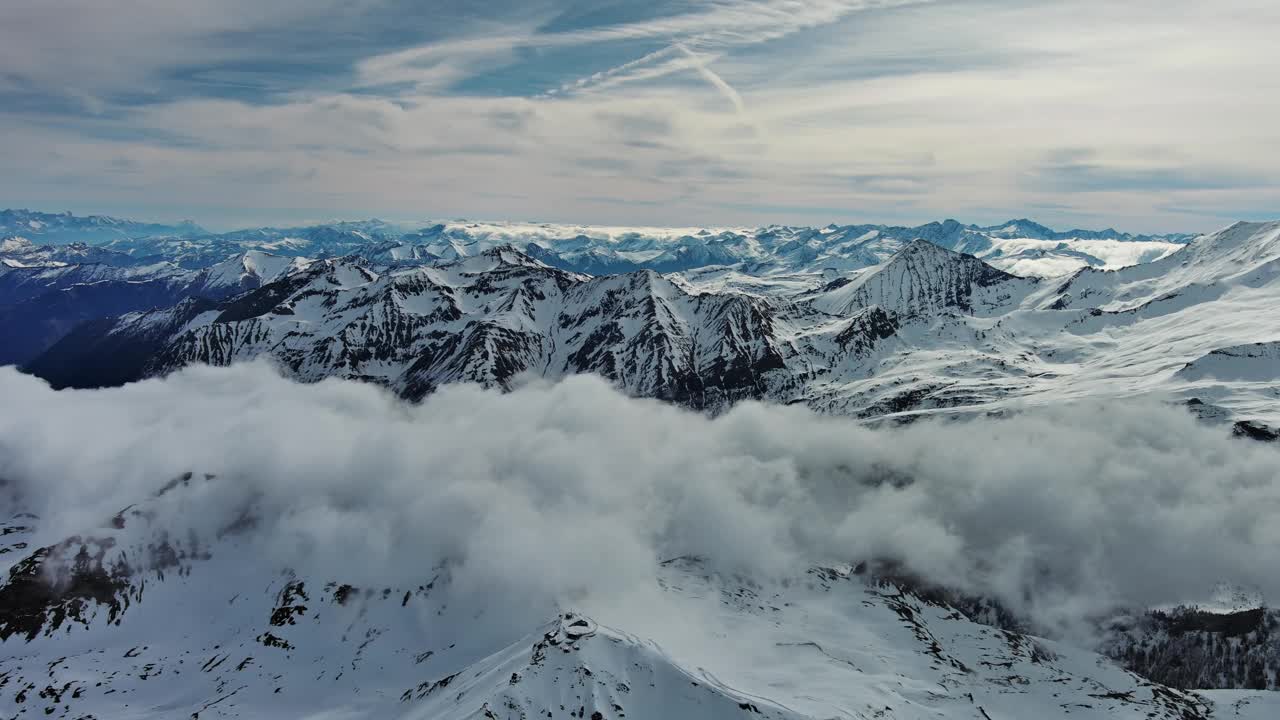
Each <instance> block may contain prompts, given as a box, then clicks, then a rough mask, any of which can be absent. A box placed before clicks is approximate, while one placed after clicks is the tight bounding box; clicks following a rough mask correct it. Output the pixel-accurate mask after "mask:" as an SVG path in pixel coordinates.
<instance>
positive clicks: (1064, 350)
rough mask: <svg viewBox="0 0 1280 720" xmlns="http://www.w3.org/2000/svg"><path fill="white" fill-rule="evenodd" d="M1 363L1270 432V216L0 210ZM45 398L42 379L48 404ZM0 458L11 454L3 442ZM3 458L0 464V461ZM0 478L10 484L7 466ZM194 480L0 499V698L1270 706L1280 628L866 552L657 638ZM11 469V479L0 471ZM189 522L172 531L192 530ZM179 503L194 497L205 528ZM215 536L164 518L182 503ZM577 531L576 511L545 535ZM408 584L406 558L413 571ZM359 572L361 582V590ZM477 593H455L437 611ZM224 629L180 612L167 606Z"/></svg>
mask: <svg viewBox="0 0 1280 720" xmlns="http://www.w3.org/2000/svg"><path fill="white" fill-rule="evenodd" d="M5 235H7V236H8V237H5V238H4V239H3V240H0V337H4V338H5V339H6V342H5V343H4V347H3V348H0V364H3V363H9V364H15V365H19V366H20V367H21V368H22V370H23V371H24V372H26V373H30V374H33V375H36V376H38V377H39V378H42V379H44V380H45V381H47V382H48V383H49V384H51V385H52V386H53V387H55V388H97V387H107V386H116V385H121V384H125V383H130V382H134V381H138V380H142V379H145V378H152V377H160V376H164V375H167V374H169V373H172V372H174V371H176V370H178V369H181V368H184V367H189V366H193V365H215V366H222V365H231V364H233V363H239V362H243V361H251V360H268V361H270V362H272V363H273V364H274V365H275V366H277V367H278V368H279V369H280V370H281V371H282V372H283V373H284V374H285V375H287V376H288V377H291V378H293V379H296V380H299V381H302V382H307V383H310V382H317V381H321V380H325V379H329V378H340V379H349V380H358V381H362V382H366V383H372V384H376V385H378V386H382V387H385V388H387V389H389V390H390V391H391V392H393V393H395V394H396V395H398V396H400V397H402V398H404V399H406V400H409V401H412V402H417V401H421V400H423V399H424V398H428V396H430V395H432V394H433V393H436V392H437V391H439V390H440V389H441V388H443V387H444V386H446V385H450V384H454V383H475V384H478V385H480V386H483V387H487V388H495V389H501V390H514V389H517V388H519V387H520V386H521V385H523V384H526V383H530V382H534V381H537V380H543V379H545V380H553V381H554V380H561V379H564V378H567V377H569V376H573V375H579V374H585V373H589V374H593V375H598V376H600V377H602V378H605V379H606V380H607V381H608V382H609V383H610V384H612V385H613V386H614V387H616V388H618V389H620V390H622V391H623V392H625V393H626V394H627V395H631V396H635V397H640V398H651V399H657V400H661V401H666V402H669V403H674V404H677V405H680V406H684V407H686V408H691V409H694V410H697V411H701V412H705V413H707V414H710V415H718V414H722V413H725V412H726V411H728V410H729V409H730V408H731V407H732V406H734V405H735V404H737V403H740V402H741V401H744V400H760V401H765V402H767V403H771V404H777V405H794V406H800V407H805V408H809V409H812V410H814V411H816V412H818V413H822V414H829V415H839V416H851V417H855V418H859V419H862V420H865V421H867V422H869V423H873V424H881V425H894V424H898V423H909V422H915V421H919V420H922V419H928V418H936V419H939V420H947V419H952V418H956V417H961V416H1013V415H1016V414H1018V413H1022V412H1027V411H1030V410H1034V409H1035V408H1036V407H1037V406H1060V405H1067V404H1071V403H1075V402H1078V401H1082V400H1090V399H1108V400H1113V401H1114V400H1120V401H1124V400H1130V399H1132V400H1141V401H1150V400H1153V399H1154V400H1156V401H1160V402H1165V403H1170V404H1174V405H1177V406H1180V407H1184V408H1185V409H1186V410H1187V411H1188V412H1190V413H1192V414H1193V415H1194V416H1195V417H1197V418H1199V419H1201V420H1203V421H1204V422H1205V423H1207V424H1210V425H1216V426H1220V428H1221V431H1222V433H1223V434H1224V435H1225V434H1234V435H1236V436H1238V437H1239V438H1240V440H1239V442H1240V443H1244V444H1245V445H1246V446H1248V447H1253V446H1254V445H1255V444H1254V443H1252V442H1250V441H1253V440H1275V439H1277V437H1280V403H1278V402H1277V401H1278V400H1280V326H1278V325H1277V324H1276V322H1275V321H1274V317H1275V307H1276V306H1277V303H1278V302H1280V278H1278V277H1277V276H1278V275H1280V222H1271V223H1236V224H1234V225H1231V226H1229V227H1226V228H1223V229H1221V230H1219V231H1216V232H1212V233H1207V234H1203V235H1197V236H1191V235H1169V236H1159V237H1151V236H1134V235H1128V234H1124V233H1119V232H1117V231H1114V230H1105V231H1098V232H1091V231H1081V230H1072V231H1068V232H1057V231H1053V230H1050V229H1049V228H1046V227H1044V226H1041V225H1039V224H1036V223H1033V222H1031V221H1029V220H1015V221H1010V222H1008V223H1003V224H1000V225H995V226H988V227H978V226H973V225H964V224H961V223H958V222H955V221H950V220H948V221H945V222H939V223H930V224H927V225H922V226H918V227H913V228H904V227H892V226H882V225H859V226H828V227H825V228H798V227H783V226H770V227H764V228H755V229H741V228H740V229H698V228H685V229H675V230H656V229H652V228H598V227H597V228H593V227H585V226H567V225H549V224H518V223H472V222H461V221H459V222H449V223H434V224H414V225H399V224H395V223H388V222H383V221H378V220H372V221H363V222H356V223H349V222H344V223H331V224H324V225H315V226H309V227H304V228H288V229H275V228H261V229H254V230H243V231H236V232H231V233H220V234H211V233H208V232H206V231H204V230H202V229H201V228H199V227H198V226H195V225H194V224H191V223H183V224H179V225H161V224H154V223H137V222H130V221H122V220H114V219H111V218H101V217H90V218H77V217H75V216H70V215H50V214H45V213H35V212H32V211H4V212H0V236H5ZM59 394H61V393H59ZM8 451H9V450H6V449H5V446H4V445H0V452H8ZM6 468H17V469H20V468H18V466H17V465H6V464H0V470H6ZM6 471H7V470H6ZM227 482H228V481H227V480H226V479H224V478H219V477H217V476H215V475H214V474H206V473H204V472H202V470H201V469H200V468H193V469H192V471H191V472H187V473H184V474H182V475H180V476H178V477H176V478H155V488H154V491H152V492H151V493H149V494H144V495H142V496H139V497H138V498H137V499H136V503H135V504H133V505H130V506H129V507H127V508H124V509H122V510H120V512H119V513H118V514H117V515H115V516H111V517H104V518H100V519H98V520H96V521H89V522H85V523H84V527H83V528H82V529H81V530H78V531H77V532H78V533H79V534H72V535H68V534H65V533H62V534H51V531H49V530H46V529H45V527H44V524H45V523H44V520H43V519H42V518H39V517H36V516H34V515H33V514H32V513H31V508H28V507H26V506H24V505H23V499H22V498H21V497H17V496H15V497H11V498H8V506H11V510H12V512H11V513H10V517H8V518H6V519H3V520H2V521H0V568H6V569H7V570H8V576H7V580H5V581H4V582H3V583H0V649H2V650H3V656H2V657H0V712H4V713H8V714H12V715H14V716H21V715H22V714H23V713H26V712H28V711H30V714H41V713H43V714H44V715H52V716H55V717H66V718H88V717H96V718H107V717H155V716H164V715H165V714H166V713H167V714H169V715H172V716H181V717H197V718H209V717H233V716H239V717H249V716H259V717H261V716H296V717H316V718H347V717H351V718H355V717H393V718H406V719H409V718H516V717H519V718H535V717H546V718H561V717H577V718H592V720H596V719H597V718H598V719H599V720H604V719H605V718H611V719H616V718H631V719H633V720H634V719H636V718H676V717H710V718H746V717H752V716H764V717H772V718H786V719H796V720H799V719H801V718H813V719H816V718H821V719H823V720H825V719H826V718H940V717H941V718H981V719H985V720H1002V719H1004V718H1026V717H1037V718H1039V717H1063V718H1067V717H1081V716H1083V717H1106V718H1126V717H1133V718H1162V719H1163V718H1167V719H1168V720H1198V719H1206V718H1245V719H1246V720H1248V719H1251V718H1257V719H1261V718H1272V717H1276V716H1277V713H1280V699H1277V697H1276V696H1275V695H1273V694H1271V693H1269V692H1266V691H1269V690H1274V689H1276V688H1277V686H1280V643H1278V642H1277V641H1276V640H1275V637H1276V636H1275V635H1274V631H1275V629H1276V627H1277V622H1280V615H1277V613H1276V612H1275V611H1272V610H1269V609H1267V608H1266V607H1265V605H1264V603H1263V602H1262V601H1261V600H1260V599H1257V598H1252V597H1250V598H1246V599H1245V600H1244V601H1241V602H1234V603H1229V606H1228V607H1222V608H1209V607H1176V608H1139V609H1135V610H1132V611H1128V612H1126V613H1124V614H1121V615H1117V616H1111V617H1105V618H1093V620H1094V621H1095V622H1096V623H1097V629H1098V633H1099V639H1098V640H1097V642H1096V643H1094V644H1093V645H1091V646H1089V647H1087V648H1085V647H1080V646H1076V645H1072V644H1068V643H1066V642H1061V641H1057V642H1055V641H1053V640H1048V639H1044V638H1042V637H1038V636H1037V634H1038V633H1039V632H1040V630H1041V628H1038V627H1036V626H1034V625H1033V624H1030V623H1029V622H1028V621H1027V619H1026V618H1022V617H1018V616H1016V615H1015V614H1014V613H1012V612H1011V611H1010V610H1008V609H1007V608H1004V607H1001V606H1000V605H999V604H998V603H996V602H994V601H993V600H991V599H990V598H980V597H971V596H968V595H965V594H963V593H960V592H957V591H954V590H951V589H947V588H944V587H940V586H936V585H933V584H931V583H930V582H928V581H927V579H921V578H917V577H912V576H909V575H906V574H902V573H899V572H896V571H895V569H894V568H892V567H880V566H877V565H875V564H874V563H870V564H868V563H865V562H864V563H857V564H854V565H850V566H838V567H827V566H815V567H796V568H793V572H792V573H791V575H790V576H788V577H785V578H781V579H776V578H775V579H773V580H769V581H765V580H763V579H759V578H749V577H739V576H734V575H730V574H726V573H723V572H721V570H720V569H719V568H717V567H714V566H712V565H710V564H708V563H706V562H705V561H704V559H702V558H699V557H696V556H675V557H670V558H665V559H664V561H663V562H662V563H661V566H660V570H659V571H658V574H657V575H656V577H655V578H653V582H652V587H651V588H649V589H650V590H652V592H654V593H656V595H655V597H660V598H662V599H663V600H662V602H669V603H674V604H676V605H680V606H682V607H688V608H695V607H696V608H697V609H698V613H700V614H699V615H698V617H702V618H705V619H706V622H708V623H709V624H711V625H713V626H714V627H715V628H717V633H718V634H716V638H717V642H718V643H720V644H719V645H717V646H716V647H715V649H708V647H706V646H699V645H697V644H696V643H692V642H689V643H682V642H680V639H681V638H682V637H686V636H694V635H697V632H694V629H689V628H681V627H679V626H678V625H677V624H676V623H677V621H676V620H675V619H673V620H671V623H672V625H671V627H647V628H643V629H642V628H634V627H613V626H611V625H610V624H609V622H610V619H608V618H601V617H594V616H592V615H591V614H590V613H587V612H584V611H583V610H582V609H580V608H574V607H564V608H562V609H561V610H562V611H561V613H560V614H559V615H557V616H555V617H547V618H543V619H542V622H541V624H529V625H518V626H509V625H508V624H507V623H504V622H501V621H500V620H501V618H503V617H505V613H507V612H508V611H509V610H510V607H511V605H510V603H512V602H513V601H512V599H511V598H503V597H493V596H477V595H475V594H470V595H469V594H467V593H468V586H467V585H466V583H461V582H458V583H457V584H456V585H455V581H456V578H455V577H454V576H455V573H458V572H461V570H462V569H461V568H459V567H457V566H456V565H451V561H450V558H449V557H446V556H444V555H443V554H441V555H440V556H438V557H437V556H436V555H434V554H433V552H434V550H433V549H431V548H424V551H423V553H424V554H423V557H422V559H421V564H422V568H423V573H422V577H421V578H420V579H419V580H417V581H415V582H412V583H405V584H397V585H395V586H390V585H378V586H373V585H367V584H362V583H361V581H360V580H359V579H358V578H356V577H348V576H343V575H332V576H330V575H325V576H316V575H310V574H307V573H306V572H304V571H300V570H298V569H295V568H288V567H281V566H280V565H279V564H278V563H277V562H276V561H275V559H274V558H272V557H270V555H269V554H264V553H262V552H259V550H260V548H258V547H257V546H256V545H255V544H254V543H255V539H254V538H255V532H256V530H255V528H256V527H257V526H258V524H259V523H260V522H261V518H260V517H257V516H256V515H255V513H254V511H253V508H252V506H251V505H245V506H244V507H243V508H241V510H238V511H237V512H233V513H231V514H229V515H225V516H223V515H220V514H218V513H217V512H216V511H215V510H214V508H213V506H212V505H210V504H209V503H207V502H206V501H207V500H208V499H209V498H210V497H216V495H210V493H217V492H220V491H221V490H220V488H224V487H225V483H227ZM7 488H9V485H8V483H7V482H6V481H5V480H4V478H3V477H0V491H4V492H7ZM183 518H187V519H185V520H184V519H183ZM191 518H195V519H191ZM197 520H198V524H199V525H200V527H204V528H209V531H208V532H204V533H199V534H198V533H196V532H194V531H193V532H190V533H184V532H178V530H177V529H178V528H182V527H187V526H190V525H192V524H196V523H197ZM579 521H583V522H586V521H588V519H582V518H574V517H567V518H565V522H566V523H575V522H579ZM428 569H429V571H428ZM357 574H358V573H357V572H356V569H355V568H354V567H352V568H351V575H352V576H354V575H357ZM460 597H461V598H465V599H466V601H465V602H461V603H459V602H458V601H457V599H458V598H460ZM197 616H199V617H207V618H209V621H208V622H206V623H200V624H197V625H192V624H191V622H190V618H192V617H197Z"/></svg>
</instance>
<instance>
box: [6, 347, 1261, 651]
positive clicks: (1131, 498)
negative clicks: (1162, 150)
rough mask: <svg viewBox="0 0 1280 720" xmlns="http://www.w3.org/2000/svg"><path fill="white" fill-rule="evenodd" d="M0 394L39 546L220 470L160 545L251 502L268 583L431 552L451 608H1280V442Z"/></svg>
mask: <svg viewBox="0 0 1280 720" xmlns="http://www.w3.org/2000/svg"><path fill="white" fill-rule="evenodd" d="M0 397H4V398H5V407H6V410H7V411H6V412H4V413H3V414H0V477H4V478H7V479H8V480H9V481H10V483H11V484H12V486H13V487H15V488H16V489H17V490H18V491H19V492H20V493H21V495H22V496H23V503H24V505H25V507H26V509H30V510H32V511H34V512H36V513H38V514H39V515H40V516H41V517H42V524H43V532H44V534H45V539H49V540H52V539H54V538H55V537H56V536H58V535H59V534H60V535H61V536H64V537H65V536H68V535H72V534H76V533H81V532H84V531H85V530H86V529H91V528H95V527H101V525H102V520H103V518H105V517H110V516H111V515H113V514H115V513H116V512H117V511H119V510H120V509H121V508H122V507H124V506H127V505H129V504H131V503H135V502H138V501H140V500H143V499H145V498H148V497H150V496H152V495H153V494H154V493H155V491H156V490H157V488H158V487H159V486H160V485H162V484H163V483H164V482H165V481H166V480H167V479H169V478H171V477H174V476H175V475H178V474H180V473H182V472H184V471H188V470H193V471H195V472H197V473H205V472H207V473H215V474H217V475H218V478H219V479H218V481H217V482H210V483H203V484H200V485H198V486H197V485H193V487H192V489H191V497H190V498H189V499H188V500H187V501H185V502H188V503H189V506H188V508H189V509H190V510H192V511H191V512H187V513H184V514H183V515H182V519H180V520H179V519H175V520H174V521H173V522H175V523H181V524H184V525H186V527H174V528H172V530H173V531H175V532H178V533H183V534H185V533H186V532H187V531H189V530H194V531H196V532H197V533H199V534H201V535H202V536H204V537H210V536H212V530H213V529H214V528H217V527H222V526H225V525H226V523H227V522H228V520H229V519H231V518H234V517H235V516H236V515H237V514H238V513H240V512H241V510H242V509H243V507H244V506H245V504H246V503H248V502H252V506H253V512H254V515H255V516H256V517H257V519H258V528H257V530H256V532H255V533H254V535H253V538H254V539H253V542H255V543H259V544H260V550H261V552H262V553H264V556H265V557H269V558H271V559H272V560H273V561H274V562H276V563H277V564H279V565H280V566H288V567H294V568H297V569H299V570H300V571H302V572H312V573H319V574H321V575H324V576H328V577H330V578H333V579H342V580H344V581H347V582H352V583H365V584H368V585H371V586H382V585H395V584H397V583H399V584H401V585H402V586H403V585H409V584H416V583H419V582H421V581H422V579H423V578H424V577H429V576H430V574H431V572H432V567H434V566H435V565H437V564H438V563H439V562H440V561H442V560H448V561H450V562H451V563H452V564H453V567H454V570H453V577H454V585H455V588H456V590H457V591H458V592H482V593H486V594H487V595H491V596H492V595H494V594H504V595H506V596H509V597H518V598H520V603H521V604H522V606H525V607H529V608H531V609H533V610H536V611H540V610H541V609H542V608H543V606H544V605H543V604H547V603H554V602H572V603H576V604H579V605H582V604H586V605H591V604H593V603H596V604H601V603H608V602H611V601H613V600H618V601H621V600H620V599H622V598H626V597H632V598H634V597H636V596H637V595H638V594H643V593H644V592H647V589H648V588H652V587H653V585H654V578H655V575H656V572H657V567H658V563H659V561H661V560H663V559H666V558H670V557H673V556H682V555H696V556H701V557H703V558H705V559H706V561H707V562H708V563H711V564H712V565H714V566H715V567H716V568H718V569H720V570H723V571H726V572H744V573H750V574H751V575H752V576H753V577H755V578H761V579H763V578H768V577H785V576H795V575H797V574H799V573H802V572H803V571H804V569H805V568H807V567H810V566H812V565H815V564H832V563H842V562H848V563H852V562H857V561H859V560H863V559H870V558H890V559H895V560H898V561H901V562H902V563H904V564H905V565H906V566H907V567H908V568H910V569H911V570H913V571H915V572H918V573H920V574H922V575H924V576H925V577H927V578H929V579H931V580H933V581H935V582H939V583H943V584H947V585H951V586H954V587H957V588H962V589H966V590H969V591H974V592H980V593H984V594H993V595H996V596H998V597H999V598H1001V599H1002V600H1003V601H1004V602H1006V603H1009V604H1010V605H1012V606H1013V607H1016V608H1018V609H1020V610H1021V611H1023V612H1025V613H1028V614H1030V615H1031V616H1033V617H1035V618H1036V619H1037V620H1039V621H1040V622H1041V623H1044V624H1045V625H1046V626H1057V627H1066V626H1067V625H1069V624H1070V623H1071V622H1072V621H1077V620H1079V619H1081V618H1084V617H1086V616H1087V615H1088V614H1089V613H1093V612H1096V611H1099V610H1103V609H1106V608H1109V607H1112V606H1114V605H1116V604H1155V603H1168V602H1178V601H1185V600H1194V599H1198V598H1202V597H1203V596H1204V595H1205V594H1206V592H1207V591H1208V590H1209V588H1210V587H1211V586H1213V585H1214V584H1215V583H1217V582H1219V581H1228V582H1234V583H1240V584H1243V585H1248V586H1254V587H1257V588H1259V589H1261V590H1262V591H1263V592H1264V593H1265V594H1266V596H1267V597H1276V596H1280V550H1278V548H1280V523H1277V522H1276V520H1275V519H1276V518H1277V517H1280V482H1278V477H1280V452H1277V450H1276V449H1274V448H1272V447H1268V446H1263V445H1260V444H1256V443H1249V442H1244V441H1239V440H1232V439H1230V438H1228V437H1227V436H1226V435H1225V434H1224V432H1223V431H1222V430H1221V429H1215V428H1209V427H1205V426H1202V425H1199V424H1197V423H1196V422H1195V421H1194V420H1193V419H1192V418H1191V417H1190V416H1189V415H1187V414H1186V413H1185V412H1183V411H1181V410H1179V409H1177V408H1171V407H1167V406H1162V405H1157V404H1135V403H1133V402H1131V401H1126V402H1125V403H1113V404H1098V405H1080V406H1072V407H1063V408H1059V409H1054V410H1037V411H1035V412H1027V413H1024V414H1022V415H1019V416H1017V417H1016V418H1013V419H1010V420H994V419H981V420H973V421H968V422H953V423H920V424H916V425H913V426H909V427H901V428H883V429H877V430H871V429H867V428H865V427H863V426H860V425H859V424H857V423H855V422H853V421H850V420H845V419H839V418H829V417H821V416H818V415H815V414H812V413H810V412H808V411H805V410H801V409H796V408H781V407H771V406H764V405H759V404H753V403H747V404H743V405H741V406H739V407H737V408H735V409H734V410H732V411H731V412H728V413H726V414H725V415H723V416H721V417H718V418H715V419H710V418H707V417H704V416H701V415H697V414H693V413H690V412H687V411H683V410H680V409H677V408H674V407H671V406H667V405H663V404H660V403H658V402H654V401H647V400H636V399H632V398H628V397H626V396H624V395H622V394H619V393H618V392H616V391H615V390H613V389H612V388H610V387H609V386H608V385H607V384H606V383H605V382H603V381H601V380H599V379H596V378H592V377H573V378H569V379H567V380H564V381H563V382H560V383H557V384H554V385H550V384H534V385H530V386H527V387H524V388H522V389H519V390H517V391H515V392H512V393H509V394H501V393H497V392H493V391H486V390H482V389H479V388H477V387H471V386H455V387H447V388H444V389H443V390H441V391H440V392H438V393H437V394H435V395H433V396H431V397H429V398H428V399H427V400H426V401H425V402H423V403H422V404H421V405H416V406H414V405H407V404H404V403H402V402H400V401H399V400H397V399H395V398H394V397H392V396H391V395H389V394H387V393H385V392H383V391H381V390H379V389H377V388H375V387H372V386H369V385H365V384H359V383H354V382H342V381H325V382H322V383H319V384H315V385H301V384H297V383H294V382H292V381H289V380H286V379H284V378H282V377H280V376H279V375H278V374H277V373H276V372H275V371H274V370H273V369H271V368H270V367H269V366H267V365H264V364H249V365H241V366H237V367H232V368H225V369H217V368H207V367H194V368H190V369H187V370H183V371H181V372H178V373H175V374H173V375H171V376H169V377H168V378H166V379H163V380H150V381H146V382H142V383H138V384H135V385H131V386H127V387H124V388H117V389H110V390H99V391H62V392H55V391H52V390H50V389H49V388H48V387H47V386H46V385H45V384H44V383H43V382H41V381H40V380H38V379H35V378H32V377H30V376H26V375H23V374H20V373H18V372H17V371H15V370H13V369H12V368H0ZM0 509H4V508H0ZM14 509H15V510H16V508H14Z"/></svg>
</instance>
